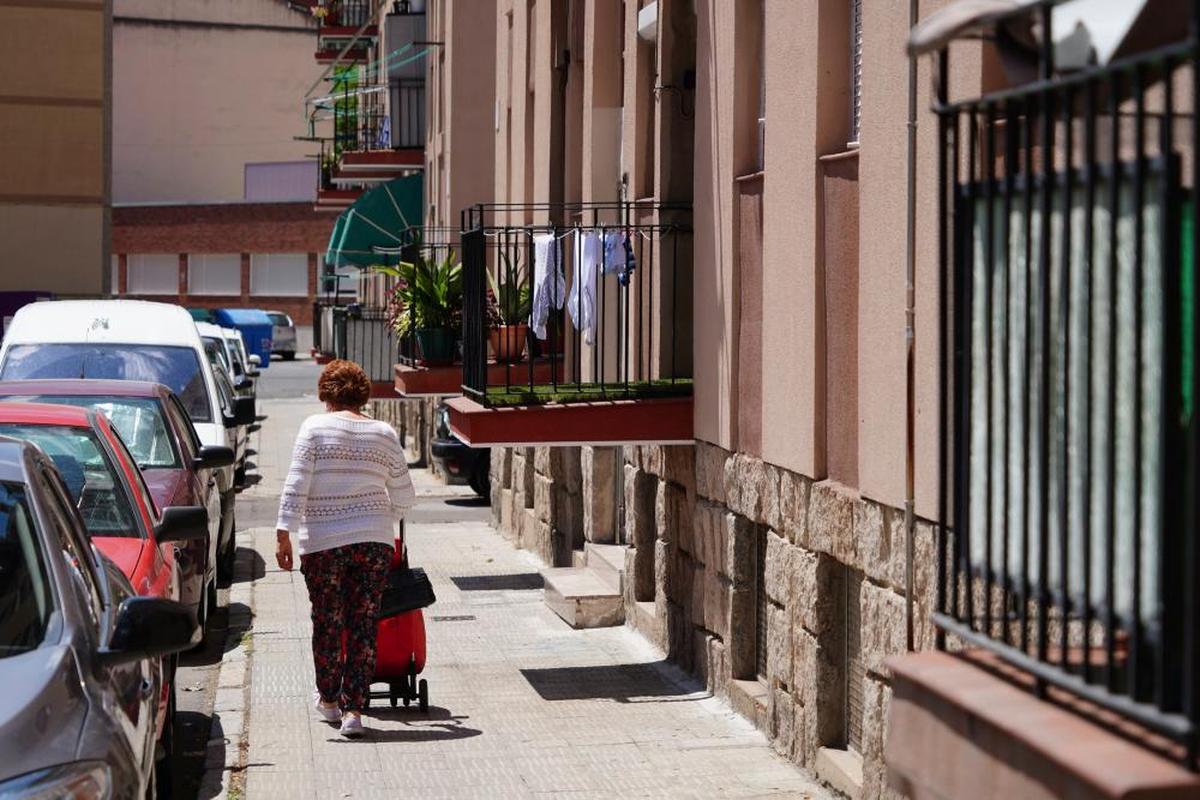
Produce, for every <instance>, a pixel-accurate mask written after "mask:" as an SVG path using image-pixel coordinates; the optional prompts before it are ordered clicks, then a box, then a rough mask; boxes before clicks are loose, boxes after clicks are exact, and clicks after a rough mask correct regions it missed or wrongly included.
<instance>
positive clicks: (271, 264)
mask: <svg viewBox="0 0 1200 800" xmlns="http://www.w3.org/2000/svg"><path fill="white" fill-rule="evenodd" d="M250 294H257V295H272V296H276V297H307V296H308V253H255V254H254V255H252V256H251V257H250Z"/></svg>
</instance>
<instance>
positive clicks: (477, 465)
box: [430, 403, 492, 497]
mask: <svg viewBox="0 0 1200 800" xmlns="http://www.w3.org/2000/svg"><path fill="white" fill-rule="evenodd" d="M433 432H434V440H433V444H432V446H431V448H430V449H431V451H432V453H433V458H434V460H435V461H437V462H438V463H439V464H441V466H442V471H443V472H444V473H445V474H446V476H447V477H448V478H449V479H450V480H459V481H462V482H464V483H466V484H467V485H469V486H470V487H471V489H472V490H473V491H474V492H475V494H477V495H479V496H480V497H490V496H491V493H492V478H491V464H492V451H491V449H490V448H487V447H469V446H467V445H465V444H463V443H462V441H460V440H459V439H457V438H456V437H455V436H454V434H453V433H451V431H450V409H449V408H448V407H447V406H446V404H445V403H442V404H440V405H439V406H438V408H437V412H436V416H435V419H434V428H433Z"/></svg>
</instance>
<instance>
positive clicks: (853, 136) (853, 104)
mask: <svg viewBox="0 0 1200 800" xmlns="http://www.w3.org/2000/svg"><path fill="white" fill-rule="evenodd" d="M862 55H863V24H862V0H850V109H849V111H850V142H849V144H850V145H851V146H854V147H857V146H858V137H859V133H860V131H861V130H862Z"/></svg>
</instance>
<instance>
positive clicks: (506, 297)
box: [487, 253, 533, 325]
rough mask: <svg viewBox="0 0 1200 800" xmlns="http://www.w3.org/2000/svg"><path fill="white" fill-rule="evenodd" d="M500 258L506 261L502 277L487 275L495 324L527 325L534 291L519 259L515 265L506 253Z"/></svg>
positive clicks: (501, 273) (489, 273)
mask: <svg viewBox="0 0 1200 800" xmlns="http://www.w3.org/2000/svg"><path fill="white" fill-rule="evenodd" d="M500 258H501V259H502V260H503V261H504V268H503V269H502V270H501V272H500V277H499V278H497V277H496V276H495V275H493V274H492V273H491V272H488V273H487V279H488V288H489V295H490V297H489V301H490V305H491V311H492V314H491V316H492V317H493V318H494V319H493V324H494V325H523V324H526V323H528V321H529V312H530V311H531V310H532V308H533V290H532V289H531V288H530V286H529V282H528V281H527V280H525V269H524V267H523V265H522V264H521V261H520V259H519V258H518V259H517V263H516V264H515V265H514V264H513V263H512V262H510V261H509V258H508V254H506V253H501V254H500Z"/></svg>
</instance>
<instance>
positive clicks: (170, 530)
mask: <svg viewBox="0 0 1200 800" xmlns="http://www.w3.org/2000/svg"><path fill="white" fill-rule="evenodd" d="M226 449H228V448H226ZM205 536H208V509H207V508H205V507H204V506H171V507H170V508H164V509H163V513H162V521H161V522H159V523H158V526H157V527H156V528H155V529H154V538H156V539H157V540H158V541H159V543H160V544H161V543H162V542H190V541H192V540H193V539H203V538H204V537H205Z"/></svg>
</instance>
